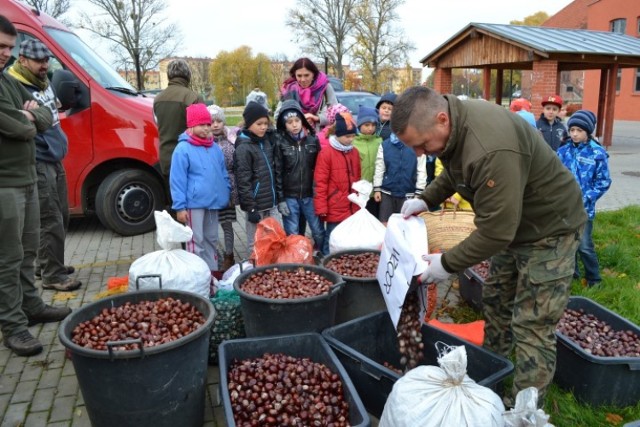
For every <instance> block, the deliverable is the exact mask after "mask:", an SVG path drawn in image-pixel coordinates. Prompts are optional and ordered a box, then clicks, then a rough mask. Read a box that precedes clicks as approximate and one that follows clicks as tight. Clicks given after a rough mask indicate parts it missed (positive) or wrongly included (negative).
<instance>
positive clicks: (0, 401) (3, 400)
mask: <svg viewBox="0 0 640 427" xmlns="http://www.w3.org/2000/svg"><path fill="white" fill-rule="evenodd" d="M10 400H11V394H0V420H2V419H4V412H5V411H6V410H7V408H8V407H9V401H10Z"/></svg>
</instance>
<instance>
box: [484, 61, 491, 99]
mask: <svg viewBox="0 0 640 427" xmlns="http://www.w3.org/2000/svg"><path fill="white" fill-rule="evenodd" d="M482 97H483V98H484V99H485V100H487V101H488V100H489V99H491V67H484V68H483V71H482Z"/></svg>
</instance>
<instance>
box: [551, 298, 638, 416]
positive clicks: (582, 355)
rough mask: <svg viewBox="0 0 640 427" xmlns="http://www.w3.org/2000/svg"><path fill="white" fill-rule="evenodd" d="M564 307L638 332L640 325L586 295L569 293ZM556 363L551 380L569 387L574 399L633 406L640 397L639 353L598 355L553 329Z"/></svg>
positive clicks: (613, 327) (588, 402) (615, 327)
mask: <svg viewBox="0 0 640 427" xmlns="http://www.w3.org/2000/svg"><path fill="white" fill-rule="evenodd" d="M567 308H569V309H572V310H580V309H583V310H584V311H585V313H590V314H593V315H594V316H596V317H597V318H598V319H599V320H602V321H604V322H607V323H608V324H609V326H611V328H612V329H614V330H625V331H626V330H630V331H633V332H634V333H636V334H638V335H640V327H638V325H635V324H633V323H631V322H630V321H628V320H627V319H625V318H624V317H622V316H620V315H619V314H616V313H614V312H613V311H611V310H609V309H607V308H605V307H603V306H601V305H600V304H598V303H596V302H595V301H593V300H590V299H589V298H584V297H570V298H569V303H568V305H567ZM556 338H557V343H558V345H557V359H556V360H557V363H556V373H555V377H554V382H555V383H556V384H558V385H559V386H560V387H562V388H564V389H567V390H572V391H573V395H574V396H575V397H576V399H577V400H579V401H581V402H583V403H587V404H589V405H593V406H598V405H613V406H619V407H623V406H632V405H636V404H637V403H638V402H639V401H640V357H600V356H594V355H593V354H590V353H587V352H586V351H584V350H583V349H582V347H580V345H578V344H576V343H575V342H574V341H573V340H571V339H569V338H568V337H566V336H565V335H563V334H561V333H560V332H558V331H556Z"/></svg>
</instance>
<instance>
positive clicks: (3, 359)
mask: <svg viewBox="0 0 640 427" xmlns="http://www.w3.org/2000/svg"><path fill="white" fill-rule="evenodd" d="M12 354H13V352H12V351H11V350H9V349H8V348H6V347H4V346H0V372H1V371H2V367H3V366H5V365H6V364H7V362H8V361H9V358H10V357H11V355H12Z"/></svg>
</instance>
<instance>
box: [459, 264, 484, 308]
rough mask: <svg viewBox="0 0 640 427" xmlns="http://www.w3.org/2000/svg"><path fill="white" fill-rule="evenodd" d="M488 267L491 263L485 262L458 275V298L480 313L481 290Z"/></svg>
mask: <svg viewBox="0 0 640 427" xmlns="http://www.w3.org/2000/svg"><path fill="white" fill-rule="evenodd" d="M490 267H491V261H489V260H486V261H482V262H481V263H478V264H476V265H474V266H473V267H469V268H467V269H465V270H464V271H463V272H461V273H459V274H458V280H459V281H460V297H461V298H462V299H463V300H464V301H465V302H466V303H467V304H469V305H470V306H471V308H473V309H474V310H476V311H482V288H483V286H484V282H485V281H486V280H487V278H488V277H489V268H490Z"/></svg>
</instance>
